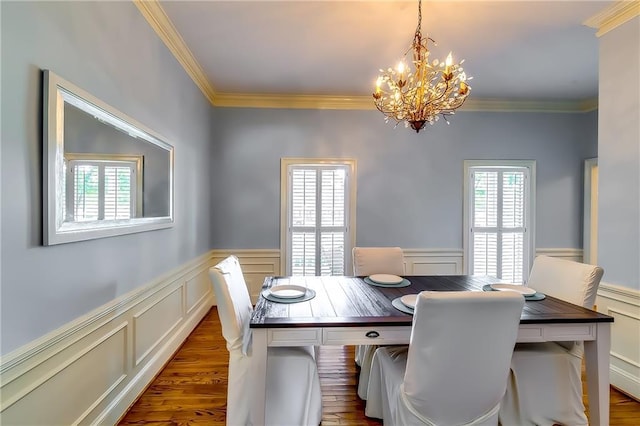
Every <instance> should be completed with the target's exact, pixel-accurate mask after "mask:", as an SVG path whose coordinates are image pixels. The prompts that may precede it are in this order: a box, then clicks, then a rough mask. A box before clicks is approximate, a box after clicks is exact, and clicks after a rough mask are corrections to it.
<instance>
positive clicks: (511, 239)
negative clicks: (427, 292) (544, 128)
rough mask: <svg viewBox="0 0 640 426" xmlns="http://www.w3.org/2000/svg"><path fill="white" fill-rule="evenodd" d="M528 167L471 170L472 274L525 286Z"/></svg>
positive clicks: (495, 167)
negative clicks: (488, 276)
mask: <svg viewBox="0 0 640 426" xmlns="http://www.w3.org/2000/svg"><path fill="white" fill-rule="evenodd" d="M529 174H530V173H529V168H528V167H509V166H501V167H498V166H494V167H471V168H470V170H469V173H468V176H469V182H468V188H470V190H469V197H470V202H469V203H468V209H469V212H468V215H469V218H470V219H469V222H470V223H469V230H468V232H469V242H470V243H469V247H470V250H469V253H468V256H469V260H470V262H469V273H471V274H480V275H490V276H494V277H497V278H500V279H502V280H504V281H508V282H514V283H523V282H524V281H525V279H526V278H527V276H528V266H529V262H528V259H529V238H530V237H529V232H530V230H529V229H528V226H527V221H528V217H529V216H530V214H529V213H528V212H527V209H528V208H529V202H528V200H527V197H528V196H529V193H530V191H529V187H528V180H529Z"/></svg>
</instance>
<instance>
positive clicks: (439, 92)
mask: <svg viewBox="0 0 640 426" xmlns="http://www.w3.org/2000/svg"><path fill="white" fill-rule="evenodd" d="M421 25H422V0H419V1H418V26H417V28H416V31H415V34H414V36H413V42H412V43H411V47H410V48H409V49H408V50H407V51H406V52H405V54H404V57H405V59H406V57H407V55H408V53H409V52H412V61H411V62H410V63H409V65H408V66H407V64H405V60H404V59H403V60H402V61H400V63H399V64H398V67H397V69H395V70H394V69H393V68H388V69H387V71H383V70H380V72H381V75H380V76H379V77H378V79H377V80H376V89H375V92H374V93H373V99H374V104H375V106H376V108H377V109H378V110H379V111H380V112H382V113H383V114H384V115H385V121H388V120H389V119H393V120H394V121H395V122H396V126H397V125H398V124H400V123H401V122H403V121H404V122H405V126H406V127H411V128H412V129H413V130H415V131H416V132H419V131H420V130H421V129H422V128H423V127H424V125H425V124H426V123H429V124H431V125H432V124H433V123H435V122H436V121H438V119H439V118H440V117H442V118H444V120H445V121H446V122H447V124H449V121H448V120H447V116H449V115H453V114H454V113H455V110H456V109H458V108H460V107H461V106H462V104H464V101H465V100H466V99H467V97H468V96H469V92H470V91H471V87H470V86H469V85H468V84H467V80H470V79H471V77H469V78H467V76H466V74H465V73H464V70H463V68H462V67H461V66H460V65H461V64H462V63H463V62H464V60H462V61H461V62H460V64H455V63H454V62H453V54H452V52H449V55H448V56H447V58H446V60H445V62H440V61H439V60H438V59H435V60H433V62H432V63H430V62H429V54H430V52H429V48H428V43H429V41H431V42H433V43H434V44H435V42H434V40H433V39H432V38H430V37H423V36H422V32H421ZM411 66H413V69H412V68H411ZM382 83H386V85H385V86H383V85H382Z"/></svg>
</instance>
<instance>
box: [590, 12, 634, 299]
mask: <svg viewBox="0 0 640 426" xmlns="http://www.w3.org/2000/svg"><path fill="white" fill-rule="evenodd" d="M638 40H640V18H639V17H635V18H634V19H632V20H631V21H629V22H626V23H625V24H623V25H621V26H620V27H618V28H615V29H614V30H613V31H610V32H608V33H606V34H605V35H603V36H602V37H601V38H600V118H599V123H600V124H599V131H600V136H599V142H598V144H599V145H598V151H599V154H600V155H599V158H598V179H599V182H598V263H599V264H600V265H601V266H602V267H603V268H604V271H605V275H604V278H603V280H604V281H606V282H609V283H614V284H618V285H622V286H625V287H630V288H634V289H640V51H639V50H638ZM621 64H624V66H621ZM621 82H624V84H621Z"/></svg>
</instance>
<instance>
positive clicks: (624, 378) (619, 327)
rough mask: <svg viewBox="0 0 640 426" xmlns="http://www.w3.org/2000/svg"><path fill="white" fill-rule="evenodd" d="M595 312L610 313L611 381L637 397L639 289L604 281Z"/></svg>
mask: <svg viewBox="0 0 640 426" xmlns="http://www.w3.org/2000/svg"><path fill="white" fill-rule="evenodd" d="M596 306H597V308H598V312H602V313H603V314H607V315H611V316H612V317H613V318H614V322H613V324H612V325H611V352H610V354H611V357H610V365H611V384H612V385H613V386H615V387H616V388H618V389H620V390H622V391H623V392H625V393H628V394H629V395H631V396H633V397H634V398H636V399H640V291H638V290H634V289H631V288H627V287H622V286H618V285H615V284H610V283H606V282H602V283H600V287H599V289H598V296H597V298H596Z"/></svg>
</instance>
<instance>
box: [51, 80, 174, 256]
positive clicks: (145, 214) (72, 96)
mask: <svg viewBox="0 0 640 426" xmlns="http://www.w3.org/2000/svg"><path fill="white" fill-rule="evenodd" d="M43 78H44V96H43V101H44V105H43V108H44V111H43V119H44V123H43V124H44V125H43V133H44V138H43V139H44V146H43V169H44V170H43V176H44V186H43V208H44V212H43V243H44V245H53V244H61V243H70V242H74V241H83V240H90V239H94V238H103V237H112V236H116V235H123V234H130V233H134V232H142V231H151V230H155V229H161V228H168V227H171V226H173V147H172V146H171V145H170V144H169V143H168V142H167V141H166V140H164V139H163V138H162V137H161V136H159V135H157V134H156V133H154V132H153V131H151V130H150V129H148V128H146V127H145V126H143V125H142V124H140V123H138V122H137V121H135V120H133V119H132V118H130V117H128V116H127V115H125V114H123V113H122V112H120V111H118V110H116V109H115V108H113V107H111V106H109V105H107V104H105V103H104V102H102V101H100V100H99V99H97V98H95V97H94V96H92V95H90V94H89V93H87V92H85V91H84V90H82V89H80V88H79V87H77V86H75V85H73V84H72V83H69V82H68V81H66V80H64V79H62V78H61V77H59V76H58V75H56V74H54V73H53V72H51V71H49V70H45V71H44V72H43Z"/></svg>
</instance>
